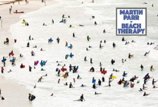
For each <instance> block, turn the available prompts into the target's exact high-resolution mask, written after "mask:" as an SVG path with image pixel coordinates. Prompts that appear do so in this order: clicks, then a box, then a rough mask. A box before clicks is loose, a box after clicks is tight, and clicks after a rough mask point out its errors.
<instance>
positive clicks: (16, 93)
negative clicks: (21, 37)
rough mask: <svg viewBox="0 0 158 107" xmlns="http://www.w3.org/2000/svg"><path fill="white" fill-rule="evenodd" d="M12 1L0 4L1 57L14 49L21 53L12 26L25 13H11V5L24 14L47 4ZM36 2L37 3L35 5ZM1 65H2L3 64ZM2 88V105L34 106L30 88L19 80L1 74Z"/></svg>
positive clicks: (6, 106) (0, 103) (0, 102)
mask: <svg viewBox="0 0 158 107" xmlns="http://www.w3.org/2000/svg"><path fill="white" fill-rule="evenodd" d="M12 3H13V2H10V3H7V4H6V3H5V4H2V5H1V4H0V7H1V9H0V12H1V14H0V16H1V17H2V21H3V22H2V24H3V26H2V28H0V40H1V41H0V45H1V47H0V50H3V51H2V52H1V55H0V57H2V56H7V55H8V52H9V51H10V50H14V51H15V54H16V55H18V54H19V50H17V49H16V48H15V47H14V43H13V39H14V38H13V36H12V34H11V32H10V26H11V25H12V24H15V23H17V22H18V21H19V20H20V16H21V15H23V14H15V13H13V12H12V14H9V7H10V6H11V5H12V6H13V11H14V10H16V9H18V10H19V9H20V10H24V14H27V13H29V12H33V11H36V10H38V9H40V8H42V7H45V5H44V4H43V3H41V2H40V1H29V3H28V4H26V3H25V1H23V0H21V1H20V4H18V1H15V2H14V3H13V4H12ZM35 3H36V5H34V4H35ZM50 4H51V3H50ZM2 35H3V36H2ZM6 37H8V38H9V39H10V43H9V45H7V46H6V45H4V44H3V41H4V40H5V38H6ZM17 63H19V62H17ZM0 67H2V65H1V64H0ZM6 69H7V66H6V67H5V72H7V70H6ZM0 89H1V91H2V96H4V97H5V100H4V101H2V100H0V105H2V106H3V107H10V106H12V107H19V106H21V107H32V106H31V104H30V102H29V100H28V93H29V92H30V90H28V89H27V88H26V86H24V85H21V84H19V83H18V81H16V80H12V79H9V78H7V77H6V76H5V74H3V75H2V74H1V75H0ZM17 104H18V105H17Z"/></svg>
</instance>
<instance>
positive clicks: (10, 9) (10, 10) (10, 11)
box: [9, 5, 12, 14]
mask: <svg viewBox="0 0 158 107" xmlns="http://www.w3.org/2000/svg"><path fill="white" fill-rule="evenodd" d="M11 13H12V5H11V6H10V8H9V14H11Z"/></svg>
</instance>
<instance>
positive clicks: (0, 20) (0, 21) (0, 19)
mask: <svg viewBox="0 0 158 107" xmlns="http://www.w3.org/2000/svg"><path fill="white" fill-rule="evenodd" d="M0 23H1V28H2V16H0Z"/></svg>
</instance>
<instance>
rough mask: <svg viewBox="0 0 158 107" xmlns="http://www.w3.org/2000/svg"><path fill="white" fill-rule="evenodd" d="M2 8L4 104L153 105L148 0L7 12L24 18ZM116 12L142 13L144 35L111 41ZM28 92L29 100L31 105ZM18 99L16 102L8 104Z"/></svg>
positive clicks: (31, 6) (152, 5) (152, 24)
mask: <svg viewBox="0 0 158 107" xmlns="http://www.w3.org/2000/svg"><path fill="white" fill-rule="evenodd" d="M2 7H3V8H0V13H1V12H2V14H1V16H2V19H3V26H2V28H1V29H0V30H1V32H0V35H4V36H0V45H1V46H2V47H0V50H3V51H2V52H1V51H0V52H1V53H0V57H1V59H2V57H3V56H5V57H6V65H7V67H5V68H4V73H1V74H0V75H1V77H3V78H1V79H0V80H2V82H0V88H1V87H2V88H1V89H2V95H3V96H4V97H5V96H6V100H5V101H6V103H7V97H8V100H9V101H12V102H14V103H17V104H18V105H16V106H15V107H21V106H19V105H20V104H21V105H26V107H44V106H45V107H52V106H54V107H73V106H74V105H75V106H76V107H87V106H91V107H97V106H99V107H105V106H106V107H127V106H128V107H157V106H158V103H157V102H156V101H157V99H158V97H157V95H158V93H157V91H158V88H157V87H158V84H157V80H158V78H157V77H158V73H157V70H158V66H157V64H158V59H157V55H158V51H157V49H156V48H157V47H158V40H157V33H158V30H157V28H158V26H157V25H158V24H157V18H158V17H157V9H158V6H157V4H156V2H155V1H154V0H151V1H149V2H146V0H143V1H140V0H135V1H132V0H127V1H126V2H124V0H119V1H118V0H106V1H105V0H96V1H94V2H92V1H91V0H56V1H54V0H50V1H46V5H45V3H41V1H30V2H29V3H28V4H26V3H25V2H24V1H23V2H21V3H20V4H18V3H15V4H14V5H13V12H14V11H15V10H18V11H22V12H24V13H21V12H20V13H18V14H17V13H12V14H9V10H8V9H9V7H10V5H3V6H2ZM117 7H145V8H147V13H148V18H147V22H148V26H147V27H148V28H147V29H148V32H147V36H116V8H117ZM6 37H9V39H10V43H9V45H4V44H3V41H4V40H5V38H6ZM14 39H17V42H16V43H15V42H14ZM12 50H13V51H12ZM11 51H12V52H11ZM9 53H12V54H11V55H8V54H9ZM14 58H15V60H16V61H15V62H14V63H12V62H11V60H12V59H14ZM3 65H4V63H0V66H3ZM9 70H11V71H9ZM12 80H13V82H12ZM4 84H5V85H4ZM10 87H13V88H14V90H20V93H19V92H18V93H16V92H15V91H14V90H12V88H10ZM5 90H6V91H5ZM7 90H8V91H7ZM13 92H15V93H14V94H10V93H13ZM28 93H31V94H33V95H35V96H36V98H35V99H34V100H33V101H31V103H30V102H29V101H28ZM144 93H145V94H144ZM146 93H147V94H146ZM19 94H20V95H21V96H20V98H21V100H20V99H18V98H17V99H13V98H14V96H15V97H16V96H18V95H19ZM82 95H84V98H83V96H82ZM81 98H82V100H81ZM83 99H84V100H83ZM19 100H20V101H21V103H19V102H18V101H19ZM5 101H0V104H1V103H2V104H3V103H4V102H5ZM9 101H8V104H10V103H9ZM4 107H8V106H7V105H6V106H4ZM22 107H23V106H22Z"/></svg>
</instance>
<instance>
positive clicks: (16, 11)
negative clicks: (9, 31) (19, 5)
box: [14, 10, 24, 14]
mask: <svg viewBox="0 0 158 107" xmlns="http://www.w3.org/2000/svg"><path fill="white" fill-rule="evenodd" d="M14 13H15V14H20V13H24V11H18V10H15V11H14Z"/></svg>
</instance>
